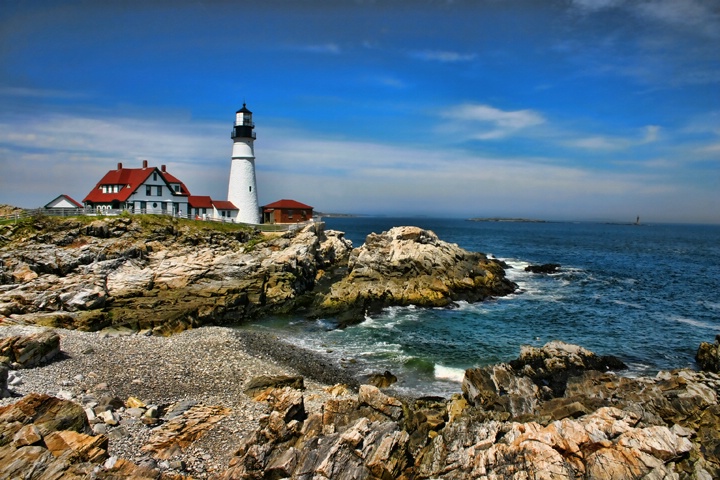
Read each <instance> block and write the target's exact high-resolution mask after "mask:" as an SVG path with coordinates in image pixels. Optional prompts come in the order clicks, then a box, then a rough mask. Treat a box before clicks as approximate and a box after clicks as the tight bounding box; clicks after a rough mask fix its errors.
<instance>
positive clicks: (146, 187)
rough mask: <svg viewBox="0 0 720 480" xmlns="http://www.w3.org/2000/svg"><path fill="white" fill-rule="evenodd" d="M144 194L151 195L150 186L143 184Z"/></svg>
mask: <svg viewBox="0 0 720 480" xmlns="http://www.w3.org/2000/svg"><path fill="white" fill-rule="evenodd" d="M145 196H146V197H152V187H151V186H150V185H145Z"/></svg>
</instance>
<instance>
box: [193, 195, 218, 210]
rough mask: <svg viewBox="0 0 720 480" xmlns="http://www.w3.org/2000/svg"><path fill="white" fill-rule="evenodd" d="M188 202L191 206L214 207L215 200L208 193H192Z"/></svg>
mask: <svg viewBox="0 0 720 480" xmlns="http://www.w3.org/2000/svg"><path fill="white" fill-rule="evenodd" d="M188 204H189V205H190V207H191V208H212V206H213V201H212V199H211V198H210V197H209V196H207V195H190V196H189V197H188Z"/></svg>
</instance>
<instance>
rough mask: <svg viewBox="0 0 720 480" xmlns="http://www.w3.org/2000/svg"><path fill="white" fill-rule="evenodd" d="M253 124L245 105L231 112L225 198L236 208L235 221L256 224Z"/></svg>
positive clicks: (257, 213) (258, 215) (256, 203)
mask: <svg viewBox="0 0 720 480" xmlns="http://www.w3.org/2000/svg"><path fill="white" fill-rule="evenodd" d="M254 128H255V124H254V123H253V119H252V112H251V111H250V110H248V109H247V107H246V105H245V104H244V103H243V106H242V108H241V109H240V110H238V111H237V112H236V113H235V126H234V127H233V131H232V134H231V135H230V137H231V138H232V139H233V148H232V164H231V165H230V182H229V183H228V200H229V201H230V202H232V203H233V204H234V205H235V207H237V209H238V216H237V221H238V222H241V223H260V206H259V205H258V196H257V184H256V181H255V151H254V149H253V142H254V141H255V132H254V131H253V130H254Z"/></svg>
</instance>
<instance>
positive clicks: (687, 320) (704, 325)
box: [670, 315, 720, 330]
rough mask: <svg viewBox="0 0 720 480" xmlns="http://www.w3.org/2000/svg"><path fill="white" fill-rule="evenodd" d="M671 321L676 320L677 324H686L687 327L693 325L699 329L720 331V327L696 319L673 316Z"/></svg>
mask: <svg viewBox="0 0 720 480" xmlns="http://www.w3.org/2000/svg"><path fill="white" fill-rule="evenodd" d="M670 319H671V320H674V321H676V322H679V323H684V324H686V325H691V326H693V327H697V328H706V329H708V330H720V325H713V324H711V323H707V322H703V321H700V320H695V319H694V318H686V317H681V316H678V315H672V316H671V317H670Z"/></svg>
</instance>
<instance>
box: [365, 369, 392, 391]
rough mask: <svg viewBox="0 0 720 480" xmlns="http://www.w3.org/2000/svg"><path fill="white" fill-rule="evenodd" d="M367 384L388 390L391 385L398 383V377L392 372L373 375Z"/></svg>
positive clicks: (386, 371) (369, 377)
mask: <svg viewBox="0 0 720 480" xmlns="http://www.w3.org/2000/svg"><path fill="white" fill-rule="evenodd" d="M367 383H369V384H370V385H373V386H375V387H377V388H388V387H389V386H390V385H392V384H394V383H397V377H396V376H395V375H393V374H392V373H391V372H390V371H388V370H385V372H383V373H372V374H370V376H368V379H367Z"/></svg>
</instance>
